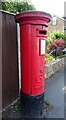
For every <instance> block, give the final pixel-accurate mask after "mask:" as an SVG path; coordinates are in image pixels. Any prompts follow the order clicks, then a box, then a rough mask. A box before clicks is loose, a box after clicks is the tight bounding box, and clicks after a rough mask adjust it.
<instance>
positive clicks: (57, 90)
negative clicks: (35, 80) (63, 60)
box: [45, 66, 66, 118]
mask: <svg viewBox="0 0 66 120" xmlns="http://www.w3.org/2000/svg"><path fill="white" fill-rule="evenodd" d="M65 72H66V66H65V67H64V68H62V70H60V71H59V72H57V73H56V74H55V75H53V76H52V77H51V78H49V79H47V80H46V81H45V96H46V99H47V101H48V102H49V103H50V104H51V106H53V107H51V108H50V109H49V110H48V112H47V114H46V118H64V106H66V101H65V103H64V98H66V91H65V90H66V87H65V85H66V81H65V82H64V80H65V76H66V75H65ZM64 91H65V92H64ZM64 95H65V97H64ZM65 111H66V107H65ZM65 118H66V114H65Z"/></svg>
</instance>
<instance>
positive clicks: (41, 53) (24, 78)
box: [15, 11, 51, 102]
mask: <svg viewBox="0 0 66 120" xmlns="http://www.w3.org/2000/svg"><path fill="white" fill-rule="evenodd" d="M50 19H51V15H50V14H48V13H46V12H42V11H25V12H21V13H19V14H17V15H16V16H15V20H16V22H18V23H19V24H20V47H21V48H20V50H21V96H22V99H23V97H24V101H26V97H28V98H35V97H36V98H37V96H41V95H44V78H45V77H44V74H45V73H44V68H45V47H46V42H45V40H46V32H47V31H46V27H48V26H47V23H48V22H50ZM29 96H30V97H29ZM39 98H40V97H39ZM37 99H38V98H37ZM22 102H23V101H22Z"/></svg>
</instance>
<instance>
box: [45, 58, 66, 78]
mask: <svg viewBox="0 0 66 120" xmlns="http://www.w3.org/2000/svg"><path fill="white" fill-rule="evenodd" d="M50 61H51V60H49V61H47V63H46V68H45V78H49V77H51V76H52V75H53V74H54V73H56V72H57V71H59V70H61V69H62V67H63V66H64V63H65V58H62V59H57V60H54V61H53V62H52V61H51V62H50Z"/></svg>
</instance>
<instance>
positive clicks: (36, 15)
mask: <svg viewBox="0 0 66 120" xmlns="http://www.w3.org/2000/svg"><path fill="white" fill-rule="evenodd" d="M25 18H26V19H27V20H30V19H32V20H33V19H37V20H39V19H41V20H44V21H45V22H50V20H51V15H50V14H49V13H46V12H43V11H34V10H33V11H32V10H29V11H24V12H20V13H18V14H16V16H15V20H16V22H19V23H20V22H21V21H22V20H25Z"/></svg>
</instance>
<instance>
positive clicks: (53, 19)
mask: <svg viewBox="0 0 66 120" xmlns="http://www.w3.org/2000/svg"><path fill="white" fill-rule="evenodd" d="M56 24H57V17H56V16H53V18H52V25H56Z"/></svg>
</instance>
